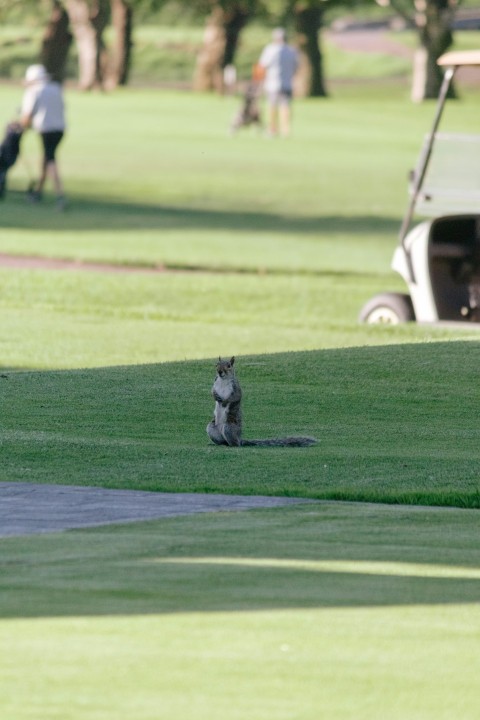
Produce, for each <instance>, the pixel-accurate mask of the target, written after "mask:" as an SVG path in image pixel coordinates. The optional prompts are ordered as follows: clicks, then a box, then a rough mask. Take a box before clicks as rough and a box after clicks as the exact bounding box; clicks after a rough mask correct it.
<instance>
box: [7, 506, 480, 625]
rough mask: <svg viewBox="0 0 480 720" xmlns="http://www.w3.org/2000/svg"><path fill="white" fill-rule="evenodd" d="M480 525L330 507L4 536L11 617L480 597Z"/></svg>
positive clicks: (434, 513) (465, 517)
mask: <svg viewBox="0 0 480 720" xmlns="http://www.w3.org/2000/svg"><path fill="white" fill-rule="evenodd" d="M477 528H478V514H477V513H476V512H475V511H457V510H450V509H448V510H446V509H438V508H437V509H429V508H410V509H409V508H402V507H392V506H374V507H372V506H371V505H368V504H367V505H362V504H355V503H349V504H338V503H319V504H318V505H315V507H313V506H311V505H309V506H297V507H295V508H287V509H282V510H268V511H265V510H260V511H254V512H248V513H243V512H241V513H219V514H206V515H203V516H194V517H182V518H176V519H169V520H163V521H155V522H150V523H141V524H134V525H129V526H123V527H108V528H104V529H96V530H89V531H81V532H77V531H75V532H72V533H67V534H63V535H56V536H54V535H50V536H43V537H42V536H38V537H35V538H17V539H9V540H3V541H2V565H3V567H2V573H1V576H0V577H1V580H0V589H1V592H0V615H1V616H3V617H52V616H71V615H74V616H77V615H86V616H91V615H120V614H135V615H138V614H151V613H155V614H162V613H183V612H220V611H222V612H244V611H269V610H279V609H292V608H295V609H305V608H348V607H383V606H394V605H397V606H408V605H447V604H459V603H476V602H478V600H479V598H480V551H479V550H478V543H477V540H476V537H477ZM445 537H448V544H446V543H445V541H444V539H445Z"/></svg>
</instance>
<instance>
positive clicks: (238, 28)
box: [222, 5, 250, 68]
mask: <svg viewBox="0 0 480 720" xmlns="http://www.w3.org/2000/svg"><path fill="white" fill-rule="evenodd" d="M249 19H250V13H249V12H248V10H246V9H245V8H242V7H240V6H238V5H236V6H235V7H232V8H231V10H229V11H228V12H227V13H226V14H225V25H224V27H225V50H224V53H223V60H222V67H224V68H225V67H227V65H233V62H234V60H235V54H236V52H237V48H238V41H239V39H240V33H241V32H242V30H243V28H244V27H245V25H246V24H247V23H248V21H249Z"/></svg>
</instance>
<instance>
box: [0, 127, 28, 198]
mask: <svg viewBox="0 0 480 720" xmlns="http://www.w3.org/2000/svg"><path fill="white" fill-rule="evenodd" d="M22 133H23V128H22V126H21V125H20V123H18V122H12V123H9V124H8V125H7V128H6V131H5V136H4V138H3V140H2V142H1V144H0V198H3V196H4V195H5V187H6V181H7V172H8V170H9V169H10V168H11V167H12V165H15V162H16V160H17V158H18V155H19V153H20V140H21V139H22Z"/></svg>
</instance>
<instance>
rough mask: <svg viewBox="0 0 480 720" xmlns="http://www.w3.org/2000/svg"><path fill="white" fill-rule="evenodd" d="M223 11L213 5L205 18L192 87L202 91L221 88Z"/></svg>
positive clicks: (219, 89) (223, 50) (223, 43)
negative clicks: (201, 44) (201, 43)
mask: <svg viewBox="0 0 480 720" xmlns="http://www.w3.org/2000/svg"><path fill="white" fill-rule="evenodd" d="M225 43H226V39H225V12H224V10H223V9H222V8H221V7H220V6H217V7H214V8H213V10H212V12H211V13H210V16H209V17H208V18H207V23H206V26H205V32H204V34H203V46H202V48H201V50H200V52H199V53H198V55H197V62H196V65H195V74H194V76H193V89H194V90H197V91H200V92H204V91H208V90H218V91H221V90H222V88H223V78H222V61H223V58H224V55H225Z"/></svg>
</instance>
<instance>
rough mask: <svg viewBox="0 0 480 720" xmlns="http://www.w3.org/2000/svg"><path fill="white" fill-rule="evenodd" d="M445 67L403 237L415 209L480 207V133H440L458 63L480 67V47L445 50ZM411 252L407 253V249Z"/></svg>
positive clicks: (424, 211)
mask: <svg viewBox="0 0 480 720" xmlns="http://www.w3.org/2000/svg"><path fill="white" fill-rule="evenodd" d="M437 62H438V64H439V65H440V66H441V67H443V68H445V74H444V77H443V82H442V86H441V88H440V92H439V96H438V102H437V108H436V112H435V117H434V120H433V126H432V129H431V131H430V133H429V135H427V137H426V138H425V142H424V144H423V148H422V152H421V154H420V157H419V160H418V163H417V167H416V168H415V171H414V173H413V176H412V178H411V179H412V182H411V185H410V202H409V205H408V208H407V212H406V213H405V216H404V218H403V222H402V226H401V228H400V242H401V243H402V245H403V246H404V250H405V252H407V251H406V248H405V245H404V241H405V237H406V235H407V232H408V229H409V227H410V223H411V220H412V218H413V215H414V213H415V212H418V213H420V214H423V215H438V214H446V213H458V212H462V213H464V212H475V213H478V212H479V211H480V205H479V200H480V171H479V170H477V168H479V167H480V164H479V162H478V159H479V157H480V152H479V151H480V136H478V137H477V136H476V135H454V134H446V133H439V132H438V126H439V123H440V118H441V116H442V113H443V108H444V105H445V101H446V99H447V96H448V90H449V88H450V84H451V82H452V80H453V77H454V75H455V73H456V71H457V70H458V68H459V67H478V68H480V50H469V51H459V52H451V53H445V54H444V55H442V56H441V57H440V58H439V59H438V60H437ZM407 255H408V253H407Z"/></svg>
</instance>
